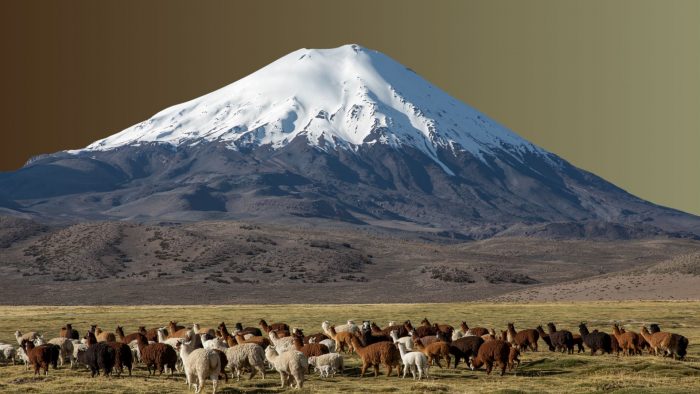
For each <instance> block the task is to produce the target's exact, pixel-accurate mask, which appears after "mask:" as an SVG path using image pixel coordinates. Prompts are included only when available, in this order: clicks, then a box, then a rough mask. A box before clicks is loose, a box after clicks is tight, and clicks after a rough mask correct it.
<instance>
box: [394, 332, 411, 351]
mask: <svg viewBox="0 0 700 394" xmlns="http://www.w3.org/2000/svg"><path fill="white" fill-rule="evenodd" d="M389 335H390V336H391V339H393V340H394V343H395V344H399V343H402V344H403V345H404V346H405V347H406V350H408V351H409V352H410V351H413V338H411V337H401V338H399V333H398V332H397V331H396V330H393V331H391V332H390V333H389Z"/></svg>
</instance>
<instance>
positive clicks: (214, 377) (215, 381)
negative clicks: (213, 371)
mask: <svg viewBox="0 0 700 394" xmlns="http://www.w3.org/2000/svg"><path fill="white" fill-rule="evenodd" d="M210 378H211V384H212V389H213V390H214V391H213V392H212V393H213V394H216V387H217V386H218V385H219V379H218V378H219V376H218V375H212V376H210Z"/></svg>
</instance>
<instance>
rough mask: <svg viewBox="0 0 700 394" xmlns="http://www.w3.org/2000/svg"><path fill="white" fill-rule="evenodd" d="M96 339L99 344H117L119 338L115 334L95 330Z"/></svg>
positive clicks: (98, 329) (99, 329)
mask: <svg viewBox="0 0 700 394" xmlns="http://www.w3.org/2000/svg"><path fill="white" fill-rule="evenodd" d="M95 338H97V342H116V341H117V336H116V335H114V333H113V332H107V331H102V329H101V328H99V327H96V328H95Z"/></svg>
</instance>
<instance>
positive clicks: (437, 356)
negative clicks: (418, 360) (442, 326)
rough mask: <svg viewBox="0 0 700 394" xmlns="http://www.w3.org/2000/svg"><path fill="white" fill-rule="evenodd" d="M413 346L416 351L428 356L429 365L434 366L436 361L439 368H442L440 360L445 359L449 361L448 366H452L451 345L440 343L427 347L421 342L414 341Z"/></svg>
mask: <svg viewBox="0 0 700 394" xmlns="http://www.w3.org/2000/svg"><path fill="white" fill-rule="evenodd" d="M413 345H414V346H415V350H417V351H419V352H421V353H423V354H425V355H426V356H428V365H432V364H433V361H434V362H435V364H437V366H438V367H440V368H442V365H440V360H441V359H442V358H444V359H445V360H447V366H448V367H449V366H450V345H449V344H448V343H447V342H442V341H438V342H433V343H431V344H429V345H427V346H425V345H423V343H422V342H421V341H413Z"/></svg>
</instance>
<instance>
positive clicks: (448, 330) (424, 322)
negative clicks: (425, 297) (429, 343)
mask: <svg viewBox="0 0 700 394" xmlns="http://www.w3.org/2000/svg"><path fill="white" fill-rule="evenodd" d="M420 324H421V326H423V327H433V328H437V329H438V331H441V332H444V333H450V334H452V332H453V331H454V330H455V328H454V327H452V326H451V325H449V324H437V323H436V324H430V321H429V320H428V318H427V317H426V318H424V319H423V320H422V321H421V322H420Z"/></svg>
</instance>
